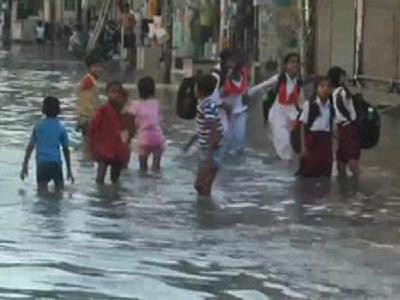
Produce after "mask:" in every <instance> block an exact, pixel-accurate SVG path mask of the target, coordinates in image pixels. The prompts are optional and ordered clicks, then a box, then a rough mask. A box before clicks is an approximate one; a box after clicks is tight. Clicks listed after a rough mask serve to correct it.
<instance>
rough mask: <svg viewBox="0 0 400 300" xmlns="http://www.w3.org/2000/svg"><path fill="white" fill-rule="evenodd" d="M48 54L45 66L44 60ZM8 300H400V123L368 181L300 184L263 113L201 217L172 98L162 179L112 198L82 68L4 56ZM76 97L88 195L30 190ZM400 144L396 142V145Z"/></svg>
mask: <svg viewBox="0 0 400 300" xmlns="http://www.w3.org/2000/svg"><path fill="white" fill-rule="evenodd" d="M39 53H40V55H39ZM0 66H1V68H0V76H1V77H0V78H1V81H0V99H1V107H0V141H1V145H2V147H1V148H0V154H1V155H0V196H1V200H0V228H1V235H0V298H1V299H151V300H154V299H174V300H176V299H184V300H186V299H188V300H191V299H228V300H231V299H232V300H236V299H249V300H259V299H399V298H400V279H399V278H400V185H399V183H400V181H399V177H398V175H399V167H398V162H399V160H398V159H396V154H397V152H396V151H398V149H399V142H398V139H397V135H398V130H397V129H398V128H399V126H400V122H398V121H397V120H396V118H392V117H390V118H389V117H387V118H385V120H384V125H385V132H386V134H385V136H384V137H383V140H382V145H381V147H379V148H377V149H375V150H373V151H371V152H369V153H368V154H367V155H366V157H365V163H364V164H365V165H364V167H363V171H364V173H363V176H362V178H361V180H360V181H359V182H354V181H352V180H348V181H347V182H338V181H337V180H335V179H332V181H329V182H326V181H314V180H307V181H298V180H296V179H295V178H294V177H293V173H294V170H293V168H291V167H290V166H287V165H285V164H282V163H279V162H277V161H276V160H275V158H274V156H273V155H272V154H270V151H269V149H268V145H266V143H265V141H266V134H264V129H263V128H262V126H261V125H262V123H261V121H260V120H259V113H258V112H257V109H256V108H253V111H254V112H253V113H252V118H251V120H250V130H249V131H250V137H249V140H250V141H249V143H250V145H251V146H252V147H249V150H248V153H247V155H246V157H244V158H242V159H231V160H229V161H228V162H227V163H226V165H225V167H224V169H223V170H222V173H221V175H220V177H219V179H218V182H217V185H216V189H215V201H216V202H217V203H218V206H219V207H218V208H215V209H210V208H205V207H201V206H199V205H197V203H196V194H195V193H194V191H193V188H192V181H193V177H194V170H195V168H196V158H195V156H189V157H183V156H182V154H181V150H180V149H181V148H182V147H183V145H184V144H185V142H186V140H187V139H188V138H189V136H190V134H191V133H192V129H193V124H192V123H191V122H182V121H180V120H178V119H177V118H175V117H173V114H172V112H173V105H172V104H173V98H172V97H171V96H168V95H170V93H163V95H161V97H162V98H163V115H164V128H165V132H166V135H167V138H168V147H167V151H166V153H165V159H164V162H163V168H164V170H163V174H162V177H161V178H151V177H150V178H141V177H139V176H138V174H137V173H138V172H137V165H138V164H137V162H136V160H134V161H133V162H132V163H131V165H130V167H129V170H127V171H126V173H125V174H124V176H123V178H122V182H121V185H120V187H118V188H112V187H110V186H106V187H104V188H98V187H97V186H96V185H95V184H94V173H95V169H94V165H93V164H92V163H91V162H89V161H87V160H86V158H85V157H84V155H83V154H82V152H81V150H80V137H79V135H78V134H76V133H75V132H74V131H73V127H74V122H73V117H74V115H73V109H74V101H75V98H74V86H75V83H76V82H77V80H78V79H79V77H80V76H81V75H82V73H83V70H82V68H81V67H82V65H81V64H78V63H76V62H73V61H69V60H68V61H67V60H65V61H64V60H59V59H56V60H52V56H51V55H47V54H46V55H45V54H44V53H43V54H41V52H37V51H36V52H35V51H32V52H29V51H27V52H25V53H24V54H9V53H7V52H0ZM49 94H52V95H55V96H58V97H60V98H61V99H62V103H63V115H62V119H63V121H64V122H65V123H66V125H67V127H68V129H69V132H70V134H71V140H72V147H73V160H74V164H73V166H74V170H75V173H76V179H77V183H76V184H75V185H74V186H68V187H67V190H66V192H65V193H64V195H63V197H62V198H57V197H52V196H48V197H43V196H38V195H37V193H36V192H35V179H34V176H33V175H34V162H33V161H32V162H31V177H30V178H29V180H27V181H26V182H20V180H19V179H18V175H19V171H20V166H21V162H22V158H23V154H24V147H25V145H26V143H27V141H28V138H29V136H30V131H31V129H32V126H33V124H34V123H35V122H36V121H37V120H39V119H40V105H41V101H42V98H43V97H44V96H45V95H49ZM393 140H395V141H393Z"/></svg>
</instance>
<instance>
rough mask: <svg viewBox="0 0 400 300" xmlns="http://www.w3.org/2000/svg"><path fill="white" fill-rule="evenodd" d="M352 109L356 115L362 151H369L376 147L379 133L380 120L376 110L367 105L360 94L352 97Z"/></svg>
mask: <svg viewBox="0 0 400 300" xmlns="http://www.w3.org/2000/svg"><path fill="white" fill-rule="evenodd" d="M353 103H354V109H355V111H356V113H357V119H356V125H357V128H358V138H359V143H360V147H361V148H362V149H371V148H373V147H375V146H376V145H378V143H379V138H380V132H381V118H380V115H379V112H378V110H377V109H376V108H375V107H374V106H372V105H371V104H370V103H368V102H367V101H366V100H365V99H364V98H363V96H362V94H356V95H354V96H353Z"/></svg>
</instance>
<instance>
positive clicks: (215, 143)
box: [210, 122, 221, 151]
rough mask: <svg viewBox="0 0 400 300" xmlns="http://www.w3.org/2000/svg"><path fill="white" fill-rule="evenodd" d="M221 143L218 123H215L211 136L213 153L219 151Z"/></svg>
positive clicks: (212, 126)
mask: <svg viewBox="0 0 400 300" xmlns="http://www.w3.org/2000/svg"><path fill="white" fill-rule="evenodd" d="M220 141H221V134H220V133H219V131H218V125H217V122H213V124H212V125H211V134H210V150H211V151H213V150H215V149H218V147H219V142H220Z"/></svg>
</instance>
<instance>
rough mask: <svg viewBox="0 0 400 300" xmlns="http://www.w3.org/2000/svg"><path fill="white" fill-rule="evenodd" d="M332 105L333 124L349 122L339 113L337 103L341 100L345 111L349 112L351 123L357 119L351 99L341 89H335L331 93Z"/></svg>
mask: <svg viewBox="0 0 400 300" xmlns="http://www.w3.org/2000/svg"><path fill="white" fill-rule="evenodd" d="M332 97H333V104H334V108H335V123H336V124H341V123H349V120H348V119H347V118H346V117H345V116H344V115H343V114H342V113H341V112H340V110H339V108H338V101H339V99H340V98H341V99H342V101H343V105H344V107H345V109H346V110H347V111H348V112H349V114H350V118H351V121H355V120H356V119H357V113H356V110H355V109H354V103H353V99H351V98H350V97H349V96H348V95H347V93H346V90H345V89H344V88H342V87H338V88H336V89H335V90H334V91H333V93H332Z"/></svg>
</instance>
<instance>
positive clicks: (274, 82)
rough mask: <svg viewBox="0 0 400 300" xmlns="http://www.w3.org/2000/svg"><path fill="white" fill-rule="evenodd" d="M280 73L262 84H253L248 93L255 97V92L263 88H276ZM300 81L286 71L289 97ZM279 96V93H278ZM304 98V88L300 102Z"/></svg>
mask: <svg viewBox="0 0 400 300" xmlns="http://www.w3.org/2000/svg"><path fill="white" fill-rule="evenodd" d="M279 76H280V75H278V74H277V75H274V76H272V77H271V78H269V79H267V80H266V81H264V82H261V83H260V84H258V85H256V86H253V87H252V88H250V89H248V90H247V95H249V96H250V97H253V96H254V95H255V94H257V93H259V92H260V91H261V90H263V89H272V88H275V87H276V85H277V84H278V80H279ZM297 83H298V78H297V77H295V78H291V77H290V76H289V75H288V74H287V73H286V95H287V97H289V95H290V94H291V93H292V92H293V90H294V88H295V87H296V85H297ZM277 97H278V95H277ZM303 99H304V94H303V89H301V91H300V99H299V100H300V101H299V102H300V103H301V101H302V100H303Z"/></svg>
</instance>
